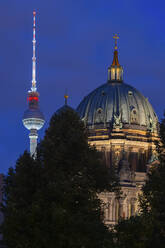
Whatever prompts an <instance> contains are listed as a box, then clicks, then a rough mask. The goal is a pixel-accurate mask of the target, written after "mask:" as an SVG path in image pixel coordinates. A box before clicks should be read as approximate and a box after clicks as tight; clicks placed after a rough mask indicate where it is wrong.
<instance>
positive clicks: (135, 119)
mask: <svg viewBox="0 0 165 248" xmlns="http://www.w3.org/2000/svg"><path fill="white" fill-rule="evenodd" d="M131 123H132V124H138V115H137V110H136V109H135V108H133V109H132V110H131Z"/></svg>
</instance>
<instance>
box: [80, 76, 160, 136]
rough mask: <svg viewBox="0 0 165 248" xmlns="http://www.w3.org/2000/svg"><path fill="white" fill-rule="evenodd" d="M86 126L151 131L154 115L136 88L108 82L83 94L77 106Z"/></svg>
mask: <svg viewBox="0 0 165 248" xmlns="http://www.w3.org/2000/svg"><path fill="white" fill-rule="evenodd" d="M77 110H78V112H79V114H80V117H81V119H82V120H83V121H84V122H85V124H86V125H87V126H88V127H89V128H90V129H92V128H100V127H104V128H110V127H113V125H115V124H117V123H116V122H119V123H118V125H120V128H122V127H124V126H125V127H127V128H128V127H129V128H133V129H141V130H150V131H154V129H156V124H157V121H158V120H157V116H156V114H155V112H154V110H153V108H152V106H151V104H150V103H149V101H148V99H147V98H145V97H144V96H143V95H142V94H141V93H140V92H139V91H138V90H136V89H135V88H133V87H132V86H130V85H128V84H126V83H124V82H123V81H120V82H118V81H110V80H109V81H108V82H107V83H106V84H103V85H102V86H100V87H99V88H97V89H95V90H94V91H92V92H91V93H90V94H89V95H88V96H86V97H85V98H84V99H83V100H82V102H81V103H80V104H79V106H78V108H77Z"/></svg>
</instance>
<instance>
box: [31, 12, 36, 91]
mask: <svg viewBox="0 0 165 248" xmlns="http://www.w3.org/2000/svg"><path fill="white" fill-rule="evenodd" d="M32 43H33V57H32V88H31V91H33V92H34V91H36V90H37V88H36V12H35V11H33V41H32Z"/></svg>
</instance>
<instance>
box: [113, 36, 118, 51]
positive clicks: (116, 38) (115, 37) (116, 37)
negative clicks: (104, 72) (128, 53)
mask: <svg viewBox="0 0 165 248" xmlns="http://www.w3.org/2000/svg"><path fill="white" fill-rule="evenodd" d="M113 38H114V39H115V49H117V40H118V39H119V36H118V35H117V34H115V36H113Z"/></svg>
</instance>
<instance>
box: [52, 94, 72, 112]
mask: <svg viewBox="0 0 165 248" xmlns="http://www.w3.org/2000/svg"><path fill="white" fill-rule="evenodd" d="M68 97H69V96H68V95H67V94H65V95H64V98H65V104H64V105H63V106H62V107H61V108H59V109H58V110H57V111H56V114H57V115H58V114H61V113H63V112H66V111H68V110H70V111H75V110H74V109H73V108H72V107H70V106H69V105H68Z"/></svg>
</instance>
